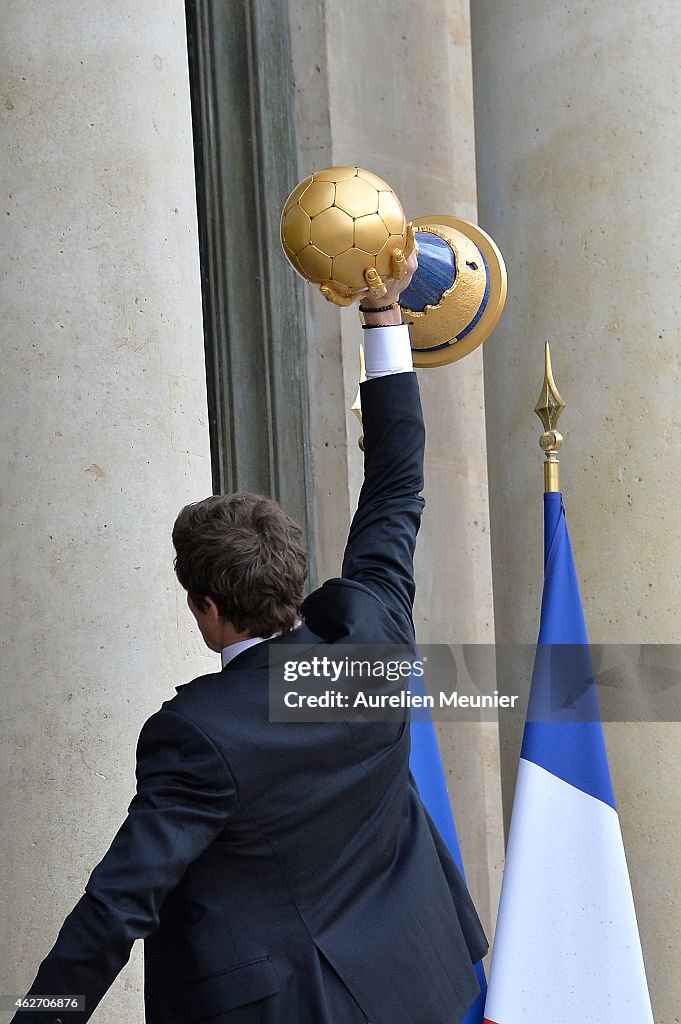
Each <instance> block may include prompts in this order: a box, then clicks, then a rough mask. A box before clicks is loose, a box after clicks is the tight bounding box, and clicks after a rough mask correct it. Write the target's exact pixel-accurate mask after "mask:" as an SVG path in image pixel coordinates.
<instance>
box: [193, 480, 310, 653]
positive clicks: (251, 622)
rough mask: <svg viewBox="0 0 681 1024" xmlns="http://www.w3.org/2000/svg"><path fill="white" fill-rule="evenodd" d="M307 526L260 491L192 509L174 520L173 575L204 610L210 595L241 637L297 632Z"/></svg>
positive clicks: (224, 496) (206, 500)
mask: <svg viewBox="0 0 681 1024" xmlns="http://www.w3.org/2000/svg"><path fill="white" fill-rule="evenodd" d="M301 533H302V531H301V529H300V527H299V526H298V525H297V524H296V523H294V521H293V520H292V519H291V518H290V517H289V516H287V515H286V513H285V512H284V510H283V509H282V508H281V507H280V506H279V505H278V504H277V503H276V501H272V500H271V499H270V498H265V497H263V495H261V494H248V493H243V494H222V495H215V496H214V497H211V498H204V500H203V501H196V502H194V503H193V504H192V505H186V506H185V507H184V508H183V509H182V511H181V512H180V514H179V516H178V517H177V519H176V520H175V526H174V527H173V544H174V545H175V551H176V558H175V572H176V573H177V578H178V580H179V581H180V583H181V584H182V586H183V587H184V588H185V590H186V591H187V593H188V594H189V596H190V597H191V599H192V601H193V602H194V603H195V604H196V605H197V606H198V607H199V608H201V609H204V608H205V598H206V597H212V598H213V600H214V601H215V603H216V605H217V607H218V611H219V612H220V615H221V616H222V617H223V618H224V619H227V620H229V622H231V623H232V625H233V626H234V628H235V629H236V630H237V632H239V633H248V634H249V635H250V636H269V635H270V634H271V633H284V632H286V631H287V630H290V629H292V628H293V626H294V625H295V623H296V620H297V618H298V615H299V613H300V606H301V603H302V599H303V586H304V584H305V580H306V578H307V555H306V553H305V549H304V548H303V546H302V544H301Z"/></svg>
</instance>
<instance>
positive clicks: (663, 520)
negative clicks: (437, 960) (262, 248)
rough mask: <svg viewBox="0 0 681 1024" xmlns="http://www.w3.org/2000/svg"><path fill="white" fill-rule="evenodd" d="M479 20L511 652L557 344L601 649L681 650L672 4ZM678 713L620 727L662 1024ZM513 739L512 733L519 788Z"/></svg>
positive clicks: (630, 835)
mask: <svg viewBox="0 0 681 1024" xmlns="http://www.w3.org/2000/svg"><path fill="white" fill-rule="evenodd" d="M471 10H472V14H473V67H474V77H475V86H476V89H475V99H476V133H477V147H478V148H477V154H478V184H479V209H480V217H481V223H482V224H483V226H485V227H487V228H488V229H489V230H490V231H491V233H492V234H493V235H494V237H495V238H496V240H497V242H498V243H499V245H500V247H501V248H502V250H503V252H504V254H505V256H506V259H507V262H508V267H509V299H508V303H507V307H506V312H505V314H504V317H503V320H502V323H501V325H500V327H499V329H498V334H497V336H496V338H495V342H494V344H493V345H492V344H490V345H489V346H488V348H487V350H486V352H485V371H486V372H485V398H486V402H487V409H488V417H487V430H488V434H487V436H488V453H489V467H490V498H491V518H492V554H493V569H494V589H495V604H496V624H497V638H498V640H501V641H506V640H515V641H518V640H522V641H526V642H533V641H534V638H535V635H536V624H537V617H538V603H539V599H540V594H541V574H542V541H541V530H542V525H541V516H542V513H541V489H542V484H541V467H540V461H541V459H540V455H539V451H538V449H537V448H536V443H537V438H538V435H539V432H540V427H539V423H538V420H536V419H535V417H534V415H533V413H532V409H533V406H534V403H535V401H536V399H537V396H538V394H539V387H540V383H541V378H542V361H543V353H542V349H543V344H544V341H545V340H546V339H550V340H551V342H552V352H553V363H554V373H555V376H556V381H557V384H558V387H559V388H560V391H561V394H562V396H563V398H564V400H565V401H566V402H567V409H566V411H565V413H564V414H563V418H562V420H561V425H560V426H561V430H562V431H563V433H564V435H565V438H566V442H565V446H564V448H563V454H562V458H561V465H562V480H563V487H564V494H565V501H566V508H567V513H568V520H569V526H570V533H571V537H572V542H573V546H574V549H575V558H576V563H577V568H578V572H579V575H580V583H581V587H582V595H583V601H584V608H585V612H586V618H587V624H588V626H589V629H590V634H591V639H592V640H593V641H594V642H599V643H624V644H632V643H651V644H655V643H671V644H678V642H679V638H680V631H679V614H678V608H679V598H680V596H681V581H680V576H679V564H680V560H679V554H680V551H679V548H680V543H681V541H680V534H679V529H678V525H677V509H676V504H677V503H676V496H677V494H678V492H679V485H680V484H681V474H680V471H679V460H678V458H677V453H676V449H677V442H676V438H677V435H678V432H679V404H678V391H679V385H680V384H681V365H680V364H679V359H678V355H677V347H678V330H679V328H678V324H679V318H680V312H681V311H680V309H679V305H680V302H679V288H678V253H677V246H676V239H677V236H678V231H677V227H678V226H679V217H680V214H679V210H680V209H681V203H680V199H681V187H680V185H679V180H680V179H679V174H678V169H679V164H680V162H681V149H680V148H679V142H678V110H679V106H680V104H681V78H680V77H679V74H678V53H679V45H680V44H681V28H680V27H679V20H678V6H677V5H676V4H675V3H673V2H671V0H662V2H661V3H656V4H654V5H653V4H650V3H621V2H616V0H604V2H602V3H599V4H589V5H583V4H582V5H580V6H579V7H576V6H573V5H565V4H548V5H547V4H546V3H542V2H539V0H512V2H509V3H505V4H498V3H494V2H492V0H476V3H474V4H472V6H471ZM676 663H677V667H678V665H679V659H678V657H676ZM670 705H671V710H672V714H674V717H676V718H677V722H675V723H672V724H666V725H657V724H650V723H649V722H648V723H646V722H643V723H640V724H633V723H629V724H624V723H620V724H618V725H609V726H608V727H607V728H606V738H607V743H608V750H609V756H610V764H611V768H612V772H613V776H614V785H615V792H616V796H617V799H618V805H619V812H620V818H621V822H622V829H623V833H624V840H625V846H626V849H627V856H628V861H629V865H630V869H631V877H632V884H633V889H634V898H635V902H636V908H637V913H638V918H639V922H640V929H641V936H642V940H643V947H644V956H645V959H646V966H647V970H648V976H649V981H650V989H651V996H652V1001H653V1009H654V1012H655V1019H656V1021H657V1022H658V1024H674V1022H675V1021H678V1019H679V1008H680V1006H681V1003H680V1001H679V992H680V990H681V971H680V968H679V962H680V957H679V954H680V952H681V917H680V914H679V905H680V904H681V861H680V860H679V857H678V847H679V841H680V840H681V824H680V818H679V797H678V789H679V783H680V782H681V764H680V762H679V755H678V748H679V740H680V738H681V730H680V728H679V724H678V718H679V717H681V707H680V706H679V701H678V699H677V700H674V699H673V698H672V700H671V701H670ZM674 707H675V712H674ZM517 740H518V737H517V736H508V735H507V736H505V737H504V741H505V742H504V750H505V756H504V768H505V774H506V776H507V777H511V774H512V771H513V766H514V764H515V763H516V762H517V753H518V748H517Z"/></svg>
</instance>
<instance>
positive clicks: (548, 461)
mask: <svg viewBox="0 0 681 1024" xmlns="http://www.w3.org/2000/svg"><path fill="white" fill-rule="evenodd" d="M564 408H565V402H564V401H563V399H562V398H561V397H560V393H559V391H558V388H557V387H556V382H555V381H554V379H553V371H552V369H551V349H550V347H549V343H548V341H547V342H546V348H545V359H544V383H543V384H542V389H541V394H540V396H539V398H538V399H537V404H536V405H535V407H534V411H535V412H536V414H537V416H538V417H539V419H540V420H541V422H542V426H543V427H544V433H543V434H542V436H541V437H540V438H539V445H540V447H541V449H542V451H543V452H544V456H545V459H544V490H545V491H559V490H560V463H559V462H558V452H559V451H560V449H561V447H562V444H563V435H562V434H559V433H558V431H557V430H556V424H557V423H558V420H559V418H560V414H561V413H562V411H563V409H564Z"/></svg>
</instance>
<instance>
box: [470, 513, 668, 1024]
mask: <svg viewBox="0 0 681 1024" xmlns="http://www.w3.org/2000/svg"><path fill="white" fill-rule="evenodd" d="M587 643H588V641H587V633H586V625H585V622H584V614H583V611H582V603H581V599H580V594H579V585H578V582H577V574H576V571H575V565H574V559H573V556H572V548H571V545H570V538H569V536H568V531H567V523H566V519H565V510H564V507H563V500H562V496H561V495H560V494H559V493H547V494H545V495H544V593H543V598H542V608H541V625H540V630H539V642H538V645H537V655H536V660H535V666H534V673H533V677H532V688H531V693H530V704H529V709H528V717H527V721H526V724H525V732H524V737H523V745H522V750H521V755H520V765H519V768H518V780H517V783H516V791H515V799H514V803H513V814H512V818H511V828H510V833H509V840H508V847H507V851H506V867H505V871H504V879H503V884H502V891H501V902H500V907H499V916H498V919H497V927H496V934H495V937H494V950H493V956H492V967H491V971H490V981H489V989H488V992H487V999H486V1003H485V1016H484V1021H485V1024H606V1022H608V1024H610V1022H612V1024H615V1022H617V1024H653V1015H652V1010H651V1006H650V996H649V993H648V986H647V983H646V975H645V968H644V964H643V956H642V953H641V943H640V939H639V933H638V926H637V923H636V914H635V911H634V902H633V898H632V893H631V884H630V881H629V874H628V871H627V864H626V860H625V855H624V845H623V843H622V833H621V830H620V824H619V818H618V815H617V809H616V806H615V798H614V794H613V789H612V783H611V779H610V770H609V767H608V760H607V755H606V749H605V741H604V736H603V726H602V724H601V722H600V716H599V714H598V701H597V697H596V687H595V684H594V682H593V679H592V671H591V664H590V659H589V652H588V646H587ZM556 645H569V646H568V647H561V646H556ZM565 718H567V719H568V720H567V721H566V720H565Z"/></svg>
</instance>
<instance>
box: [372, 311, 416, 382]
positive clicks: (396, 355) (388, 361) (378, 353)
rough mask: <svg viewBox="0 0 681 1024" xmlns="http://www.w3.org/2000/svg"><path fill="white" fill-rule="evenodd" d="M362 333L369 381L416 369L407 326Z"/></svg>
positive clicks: (381, 328)
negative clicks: (373, 378)
mask: <svg viewBox="0 0 681 1024" xmlns="http://www.w3.org/2000/svg"><path fill="white" fill-rule="evenodd" d="M362 333H363V334H364V338H363V341H364V364H365V372H366V377H367V380H371V378H372V377H384V376H386V375H387V374H389V373H409V372H410V371H411V370H413V369H414V361H413V359H412V354H411V342H410V340H409V327H408V325H407V324H399V325H395V326H394V327H372V328H371V329H370V330H367V331H363V332H362Z"/></svg>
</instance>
